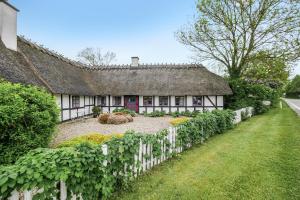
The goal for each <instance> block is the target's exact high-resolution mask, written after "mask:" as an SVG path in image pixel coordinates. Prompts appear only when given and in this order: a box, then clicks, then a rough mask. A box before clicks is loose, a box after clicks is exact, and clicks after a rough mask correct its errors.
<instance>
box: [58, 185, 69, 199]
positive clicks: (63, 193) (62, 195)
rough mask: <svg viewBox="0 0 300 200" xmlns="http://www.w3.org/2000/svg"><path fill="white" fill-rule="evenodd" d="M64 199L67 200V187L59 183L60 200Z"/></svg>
mask: <svg viewBox="0 0 300 200" xmlns="http://www.w3.org/2000/svg"><path fill="white" fill-rule="evenodd" d="M66 199H67V186H66V183H65V182H63V181H60V200H66Z"/></svg>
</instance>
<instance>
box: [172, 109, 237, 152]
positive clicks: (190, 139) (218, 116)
mask: <svg viewBox="0 0 300 200" xmlns="http://www.w3.org/2000/svg"><path fill="white" fill-rule="evenodd" d="M233 119H234V113H233V112H232V111H231V110H214V111H213V112H205V113H202V114H199V115H197V116H196V117H195V118H192V119H191V120H189V121H187V122H185V123H183V124H180V125H179V128H178V131H177V138H178V139H179V141H181V145H182V146H184V147H187V146H188V145H192V144H195V143H201V142H203V141H204V140H206V139H207V138H209V137H210V136H212V135H214V134H216V133H218V134H220V133H223V132H224V131H225V130H228V129H231V128H232V127H233Z"/></svg>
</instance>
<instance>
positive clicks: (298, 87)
mask: <svg viewBox="0 0 300 200" xmlns="http://www.w3.org/2000/svg"><path fill="white" fill-rule="evenodd" d="M286 95H287V97H292V98H300V75H296V76H295V77H294V78H293V80H292V81H291V82H290V83H289V84H288V86H287V90H286Z"/></svg>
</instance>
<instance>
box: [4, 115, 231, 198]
mask: <svg viewBox="0 0 300 200" xmlns="http://www.w3.org/2000/svg"><path fill="white" fill-rule="evenodd" d="M233 118H234V115H233V112H232V111H229V110H224V111H221V110H217V111H214V112H211V113H209V112H207V113H203V114H199V115H198V116H197V117H195V118H193V119H191V120H190V121H187V122H185V123H183V124H181V125H180V126H178V130H177V144H176V146H175V147H174V146H171V145H170V142H169V140H168V139H167V137H166V136H167V134H168V131H167V130H163V131H161V132H159V133H157V134H144V135H143V134H138V133H134V132H127V133H126V134H125V135H124V137H122V138H117V137H113V138H112V139H111V140H110V141H107V142H106V143H105V144H106V145H107V149H108V155H106V154H105V153H104V150H103V146H101V145H92V144H88V143H82V144H80V145H78V146H75V147H68V148H58V149H37V150H33V151H31V152H30V153H29V154H27V155H26V156H24V157H22V158H21V159H19V160H18V161H17V162H16V164H15V165H13V166H8V167H3V168H1V169H0V190H1V194H2V197H3V198H6V197H8V196H9V195H10V193H11V192H12V191H13V190H14V189H17V190H26V189H32V188H43V189H44V190H43V192H42V193H41V194H38V195H36V196H35V197H34V198H35V199H49V197H57V196H58V189H57V183H59V182H58V181H64V182H65V183H66V185H67V188H68V198H70V197H71V195H70V194H71V193H73V194H81V196H82V197H83V199H91V200H92V199H100V198H107V197H109V196H110V195H111V194H112V193H113V192H114V191H115V190H116V189H119V188H120V187H124V186H126V185H128V183H129V181H130V180H132V178H133V176H134V173H135V171H134V169H139V170H137V173H140V169H141V166H140V163H139V162H135V159H134V157H135V155H137V154H138V151H139V146H140V143H141V142H142V143H144V144H151V145H152V152H150V154H152V155H153V156H154V157H160V156H161V155H162V149H163V148H162V143H164V144H165V147H166V152H167V156H170V155H171V154H170V151H169V149H170V148H176V147H178V146H182V147H183V148H184V149H185V148H188V147H189V146H191V145H192V144H195V143H201V142H203V141H204V140H206V139H207V138H208V137H210V136H212V135H214V134H217V133H222V132H224V131H225V130H227V129H229V128H232V127H233ZM150 154H148V155H147V157H146V159H149V158H150Z"/></svg>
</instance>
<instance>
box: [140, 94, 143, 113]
mask: <svg viewBox="0 0 300 200" xmlns="http://www.w3.org/2000/svg"><path fill="white" fill-rule="evenodd" d="M139 106H143V96H139ZM140 113H141V111H140ZM142 113H143V112H142Z"/></svg>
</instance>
